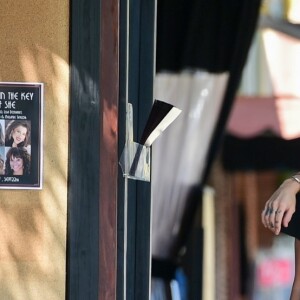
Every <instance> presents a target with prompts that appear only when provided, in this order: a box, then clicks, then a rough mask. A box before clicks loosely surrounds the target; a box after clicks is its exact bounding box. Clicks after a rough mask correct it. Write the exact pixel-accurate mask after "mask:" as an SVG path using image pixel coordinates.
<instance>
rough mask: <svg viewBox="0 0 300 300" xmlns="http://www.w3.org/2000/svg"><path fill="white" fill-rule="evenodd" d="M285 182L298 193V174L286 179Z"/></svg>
mask: <svg viewBox="0 0 300 300" xmlns="http://www.w3.org/2000/svg"><path fill="white" fill-rule="evenodd" d="M287 181H289V182H291V184H292V185H293V187H295V192H297V193H298V192H299V191H300V174H299V173H297V174H295V175H293V176H291V177H290V178H288V179H287Z"/></svg>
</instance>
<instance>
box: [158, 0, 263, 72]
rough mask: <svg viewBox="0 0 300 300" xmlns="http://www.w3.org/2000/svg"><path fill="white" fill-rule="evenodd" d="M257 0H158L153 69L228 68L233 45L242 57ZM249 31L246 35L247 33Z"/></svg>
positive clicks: (232, 56) (215, 69) (255, 14)
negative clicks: (154, 63)
mask: <svg viewBox="0 0 300 300" xmlns="http://www.w3.org/2000/svg"><path fill="white" fill-rule="evenodd" d="M259 5H260V0H254V1H249V0H243V1H236V0H229V1H221V0H211V1H206V0H191V1H185V0H174V1H173V0H158V3H157V58H156V61H157V65H156V66H157V71H158V72H160V71H164V70H167V71H173V72H178V71H181V70H182V69H186V68H191V69H205V70H208V71H210V72H214V73H217V72H222V71H227V70H230V69H231V68H232V64H233V63H234V62H233V60H234V59H236V58H237V57H236V51H237V50H238V49H237V48H236V46H237V45H238V44H239V45H240V46H242V48H241V49H240V52H239V54H240V55H241V57H243V54H245V51H244V49H247V48H248V44H249V43H248V40H249V38H250V39H251V38H252V33H253V26H255V24H256V20H257V13H258V7H259ZM249 34H250V35H249Z"/></svg>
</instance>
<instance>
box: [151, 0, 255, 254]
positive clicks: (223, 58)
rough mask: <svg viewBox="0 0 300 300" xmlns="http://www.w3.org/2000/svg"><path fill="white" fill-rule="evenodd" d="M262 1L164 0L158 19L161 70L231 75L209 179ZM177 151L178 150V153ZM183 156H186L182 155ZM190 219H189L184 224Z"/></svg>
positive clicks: (181, 238)
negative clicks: (187, 70) (194, 70)
mask: <svg viewBox="0 0 300 300" xmlns="http://www.w3.org/2000/svg"><path fill="white" fill-rule="evenodd" d="M259 7H260V0H243V1H235V0H232V1H220V0H218V1H216V0H214V1H205V0H201V1H196V0H195V1H183V0H175V1H174V0H159V1H158V19H157V72H160V71H165V70H166V71H173V72H179V71H180V70H184V69H189V68H192V69H200V70H201V69H206V70H207V71H209V72H212V73H214V72H221V71H229V72H230V78H229V82H228V86H227V89H226V92H225V95H224V100H223V105H222V110H221V113H220V116H219V119H218V122H217V124H216V126H215V130H214V134H213V137H212V141H211V145H210V149H209V151H208V153H207V162H206V168H205V172H204V176H203V178H199V186H201V185H202V184H203V182H205V181H206V179H207V177H208V174H209V170H210V167H211V164H212V162H213V159H214V157H215V155H216V152H217V151H218V149H219V145H220V143H221V140H222V137H223V133H224V128H225V126H226V122H227V119H228V115H229V113H230V109H231V106H232V103H233V100H234V96H235V93H236V90H237V88H238V85H239V81H240V78H241V73H242V70H243V66H244V64H245V61H246V58H247V54H248V50H249V47H250V44H251V41H252V37H253V34H254V32H255V29H256V24H257V20H258V13H259ZM174 151H175V150H174ZM183 155H184V154H183ZM195 190H196V191H197V190H198V191H199V189H197V188H196V189H195V187H193V192H192V193H191V198H190V199H186V203H187V206H186V210H185V212H184V217H183V222H182V227H181V231H180V234H179V235H178V236H177V240H176V241H174V246H175V247H174V248H175V249H174V251H173V253H177V252H178V251H179V249H180V247H181V246H182V245H183V244H184V243H185V239H186V236H187V233H188V231H189V230H190V226H191V222H192V221H191V220H192V218H191V217H192V215H193V213H194V212H195V209H194V208H195V204H194V202H195V201H198V200H197V199H199V196H200V195H201V193H200V192H198V193H196V195H195ZM185 220H186V221H185Z"/></svg>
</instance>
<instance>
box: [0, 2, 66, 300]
mask: <svg viewBox="0 0 300 300" xmlns="http://www.w3.org/2000/svg"><path fill="white" fill-rule="evenodd" d="M0 20H1V26H0V66H1V67H0V81H19V82H43V83H44V89H45V92H44V145H43V149H44V160H43V161H44V172H43V189H42V190H40V191H39V190H0V299H6V300H9V299H14V300H15V299H20V300H24V299H31V300H34V299H36V300H41V299H43V300H47V299H49V300H56V299H65V271H66V270H65V265H66V222H67V163H68V110H69V1H66V0H51V1H50V0H35V1H34V0H28V1H24V0H15V1H8V0H4V1H1V10H0Z"/></svg>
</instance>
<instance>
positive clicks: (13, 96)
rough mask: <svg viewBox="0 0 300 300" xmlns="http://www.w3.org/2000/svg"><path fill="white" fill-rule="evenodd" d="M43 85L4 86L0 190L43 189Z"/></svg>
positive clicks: (1, 88)
mask: <svg viewBox="0 0 300 300" xmlns="http://www.w3.org/2000/svg"><path fill="white" fill-rule="evenodd" d="M43 95H44V85H43V83H25V82H24V83H23V82H0V189H41V188H42V138H43V130H42V129H43V118H42V117H43Z"/></svg>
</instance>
